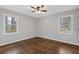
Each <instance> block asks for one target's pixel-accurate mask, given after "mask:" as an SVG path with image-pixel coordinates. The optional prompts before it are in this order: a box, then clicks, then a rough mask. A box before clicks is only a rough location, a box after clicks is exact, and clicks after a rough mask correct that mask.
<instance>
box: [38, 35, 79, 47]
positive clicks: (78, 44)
mask: <svg viewBox="0 0 79 59" xmlns="http://www.w3.org/2000/svg"><path fill="white" fill-rule="evenodd" d="M39 37H41V38H46V39H50V40H55V41H60V42H64V43H69V44H73V45H77V46H79V43H75V42H69V41H64V40H58V39H54V38H49V37H45V36H39Z"/></svg>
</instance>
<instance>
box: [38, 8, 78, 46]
mask: <svg viewBox="0 0 79 59" xmlns="http://www.w3.org/2000/svg"><path fill="white" fill-rule="evenodd" d="M66 15H73V34H59V33H58V22H57V21H58V17H60V16H66ZM78 15H79V9H75V10H71V11H67V12H62V13H59V14H56V15H51V16H48V17H45V18H41V19H39V20H38V29H39V30H38V36H40V37H44V38H48V39H52V40H57V41H63V42H67V43H72V44H77V45H79V44H78V43H79V40H78V39H77V16H78Z"/></svg>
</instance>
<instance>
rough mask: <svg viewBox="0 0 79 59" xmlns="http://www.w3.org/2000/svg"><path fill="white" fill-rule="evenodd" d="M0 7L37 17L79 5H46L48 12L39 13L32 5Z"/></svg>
mask: <svg viewBox="0 0 79 59" xmlns="http://www.w3.org/2000/svg"><path fill="white" fill-rule="evenodd" d="M0 7H1V8H5V9H9V10H12V11H16V12H19V13H22V14H25V15H28V16H31V17H36V18H39V17H45V16H48V15H53V14H56V13H60V12H64V11H68V10H72V9H76V8H79V6H78V5H46V9H47V12H46V13H42V14H40V15H38V14H35V13H33V12H32V10H33V9H32V8H31V7H30V5H0Z"/></svg>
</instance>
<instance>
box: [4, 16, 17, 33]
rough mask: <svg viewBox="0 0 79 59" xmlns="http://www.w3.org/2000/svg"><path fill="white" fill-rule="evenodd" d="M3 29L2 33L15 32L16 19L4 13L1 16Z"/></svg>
mask: <svg viewBox="0 0 79 59" xmlns="http://www.w3.org/2000/svg"><path fill="white" fill-rule="evenodd" d="M3 20H4V21H3V31H4V34H12V33H17V31H18V26H17V25H18V21H17V20H18V19H17V17H15V16H11V15H4V18H3Z"/></svg>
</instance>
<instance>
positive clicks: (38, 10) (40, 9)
mask: <svg viewBox="0 0 79 59" xmlns="http://www.w3.org/2000/svg"><path fill="white" fill-rule="evenodd" d="M30 7H31V8H33V9H34V10H35V11H32V12H34V13H36V14H41V13H44V12H47V10H46V9H44V7H45V6H44V5H36V6H30Z"/></svg>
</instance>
